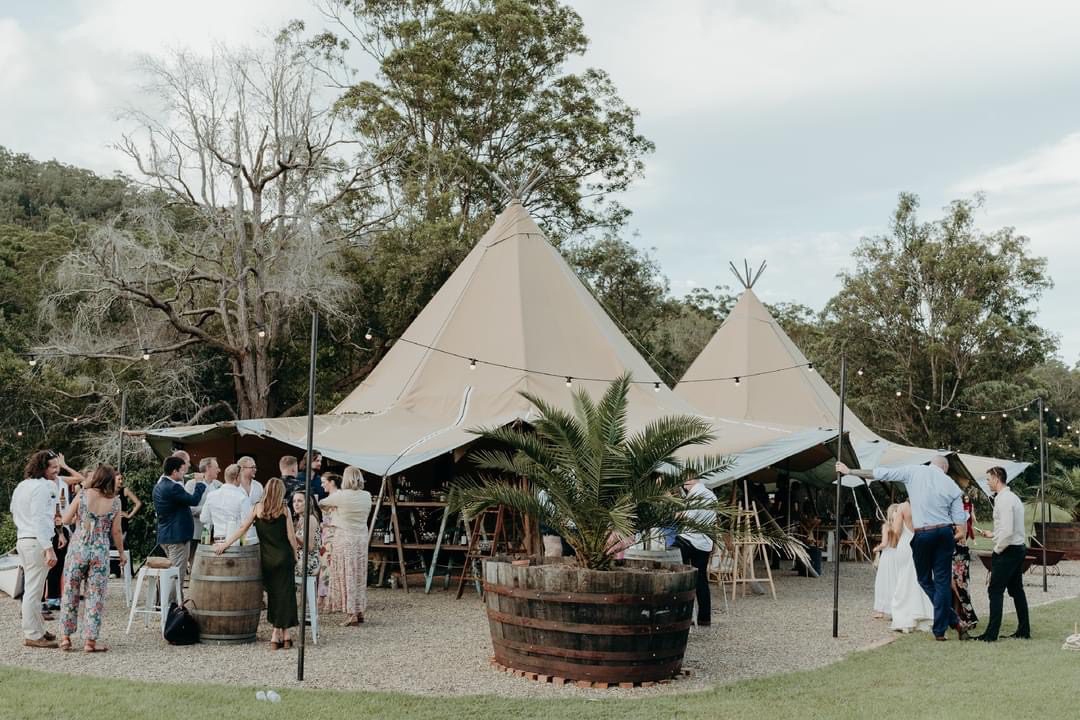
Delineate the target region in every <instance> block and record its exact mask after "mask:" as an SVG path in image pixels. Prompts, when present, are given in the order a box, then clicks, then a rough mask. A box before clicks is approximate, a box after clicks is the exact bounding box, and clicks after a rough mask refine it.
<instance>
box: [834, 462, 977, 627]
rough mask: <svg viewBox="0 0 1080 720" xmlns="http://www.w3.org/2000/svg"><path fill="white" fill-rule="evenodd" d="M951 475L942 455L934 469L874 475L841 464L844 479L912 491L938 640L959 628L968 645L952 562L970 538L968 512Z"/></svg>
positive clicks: (916, 552) (923, 578) (919, 554)
mask: <svg viewBox="0 0 1080 720" xmlns="http://www.w3.org/2000/svg"><path fill="white" fill-rule="evenodd" d="M948 470H949V460H948V459H947V458H946V457H945V456H943V455H935V456H934V457H933V459H931V460H930V464H929V465H903V466H900V467H895V468H886V467H879V468H875V469H874V470H872V471H871V470H854V469H852V468H849V467H848V466H847V465H845V464H844V463H842V462H838V463H836V471H837V472H838V473H840V474H841V475H854V476H855V477H859V478H863V479H866V480H880V481H882V482H898V483H901V484H902V485H903V486H904V487H905V488H906V489H907V493H908V499H909V500H910V501H911V524H912V526H913V527H914V529H915V537H914V538H912V540H911V554H912V557H913V559H914V560H915V573H916V575H917V576H918V578H919V585H920V586H921V587H922V589H923V592H925V593H926V596H927V597H929V598H930V600H931V601H932V602H933V604H934V639H935V640H945V632H946V630H948V629H949V628H955V629H956V631H957V633H958V635H959V636H960V639H961V640H966V639H967V631H968V628H967V627H966V626H964V625H962V624H961V623H960V620H959V618H957V617H956V612H955V611H954V610H953V605H952V557H953V552H954V551H955V549H956V541H957V540H962V539H963V538H964V537H965V535H966V533H967V512H966V511H965V510H964V502H963V493H962V492H961V490H960V486H959V485H957V484H956V482H955V481H953V479H952V478H951V477H949V476H948V474H947V472H948Z"/></svg>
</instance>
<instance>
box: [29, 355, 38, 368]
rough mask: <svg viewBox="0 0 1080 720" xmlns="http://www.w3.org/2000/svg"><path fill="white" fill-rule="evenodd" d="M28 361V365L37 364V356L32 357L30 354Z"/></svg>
mask: <svg viewBox="0 0 1080 720" xmlns="http://www.w3.org/2000/svg"><path fill="white" fill-rule="evenodd" d="M29 362H30V367H34V366H36V365H37V358H36V357H34V356H33V355H31V356H30V360H29Z"/></svg>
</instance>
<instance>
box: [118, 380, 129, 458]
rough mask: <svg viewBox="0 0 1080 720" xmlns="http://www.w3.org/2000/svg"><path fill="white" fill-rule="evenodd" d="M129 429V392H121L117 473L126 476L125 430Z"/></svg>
mask: <svg viewBox="0 0 1080 720" xmlns="http://www.w3.org/2000/svg"><path fill="white" fill-rule="evenodd" d="M126 428H127V390H121V391H120V445H119V448H118V449H117V451H116V472H117V473H118V474H120V475H123V474H124V430H125V429H126Z"/></svg>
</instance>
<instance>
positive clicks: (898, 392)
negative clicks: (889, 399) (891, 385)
mask: <svg viewBox="0 0 1080 720" xmlns="http://www.w3.org/2000/svg"><path fill="white" fill-rule="evenodd" d="M903 396H904V393H902V392H900V391H899V390H897V391H896V397H903Z"/></svg>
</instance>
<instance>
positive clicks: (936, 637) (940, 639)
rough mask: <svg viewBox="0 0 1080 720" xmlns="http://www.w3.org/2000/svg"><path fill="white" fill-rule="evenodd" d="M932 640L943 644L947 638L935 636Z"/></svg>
mask: <svg viewBox="0 0 1080 720" xmlns="http://www.w3.org/2000/svg"><path fill="white" fill-rule="evenodd" d="M934 639H935V640H937V641H938V642H945V641H946V640H948V639H949V638H947V637H945V636H944V635H935V636H934Z"/></svg>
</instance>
